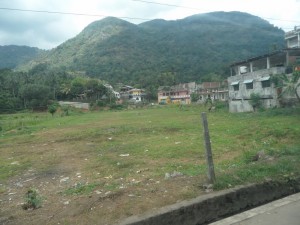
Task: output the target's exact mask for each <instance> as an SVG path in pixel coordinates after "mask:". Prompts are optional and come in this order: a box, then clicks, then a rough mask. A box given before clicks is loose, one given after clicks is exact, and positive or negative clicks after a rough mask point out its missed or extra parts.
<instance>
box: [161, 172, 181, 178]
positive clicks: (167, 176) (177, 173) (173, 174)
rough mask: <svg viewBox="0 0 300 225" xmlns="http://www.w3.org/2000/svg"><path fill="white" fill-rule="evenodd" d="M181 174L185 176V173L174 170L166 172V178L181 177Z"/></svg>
mask: <svg viewBox="0 0 300 225" xmlns="http://www.w3.org/2000/svg"><path fill="white" fill-rule="evenodd" d="M180 176H183V173H181V172H177V171H174V172H173V173H166V174H165V179H170V178H174V177H180Z"/></svg>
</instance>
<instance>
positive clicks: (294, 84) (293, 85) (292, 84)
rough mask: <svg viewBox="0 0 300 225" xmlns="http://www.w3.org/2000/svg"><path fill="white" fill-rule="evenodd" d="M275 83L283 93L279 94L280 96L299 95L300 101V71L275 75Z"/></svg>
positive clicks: (299, 100) (299, 99)
mask: <svg viewBox="0 0 300 225" xmlns="http://www.w3.org/2000/svg"><path fill="white" fill-rule="evenodd" d="M272 80H273V83H274V84H275V87H276V88H279V89H280V90H282V91H281V93H280V94H279V95H278V98H282V97H283V96H287V95H288V96H293V95H295V96H296V97H297V100H298V102H299V103H300V96H299V93H298V89H299V87H300V71H294V72H293V73H292V74H291V75H290V74H277V75H275V76H273V79H272Z"/></svg>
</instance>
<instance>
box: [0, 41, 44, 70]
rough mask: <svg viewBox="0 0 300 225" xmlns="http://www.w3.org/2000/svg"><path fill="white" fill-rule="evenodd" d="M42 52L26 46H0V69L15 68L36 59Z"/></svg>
mask: <svg viewBox="0 0 300 225" xmlns="http://www.w3.org/2000/svg"><path fill="white" fill-rule="evenodd" d="M44 52H45V51H44V50H41V49H38V48H33V47H28V46H16V45H6V46H0V68H9V69H13V68H16V67H17V66H18V65H21V64H25V63H28V62H29V61H30V60H33V59H35V58H37V57H38V56H39V55H40V54H42V53H44Z"/></svg>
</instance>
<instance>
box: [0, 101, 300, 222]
mask: <svg viewBox="0 0 300 225" xmlns="http://www.w3.org/2000/svg"><path fill="white" fill-rule="evenodd" d="M202 111H205V109H204V108H202V107H201V106H186V107H184V108H178V107H176V106H171V107H154V108H148V109H136V110H128V111H115V112H112V111H102V112H86V113H79V112H72V113H71V114H70V116H65V117H61V116H60V115H59V114H60V113H59V112H58V113H57V114H56V115H54V117H51V115H50V114H46V113H33V114H14V115H0V127H1V129H0V134H1V136H0V152H1V158H0V224H9V225H11V224H28V225H29V224H114V223H116V222H117V221H120V220H122V219H123V218H125V217H128V216H131V215H135V214H140V213H143V212H145V211H147V210H151V209H154V208H159V207H161V206H164V205H167V204H172V203H175V202H177V201H182V200H185V199H190V198H193V197H195V196H198V195H201V194H205V193H206V191H205V190H204V189H203V185H204V184H206V182H207V181H206V161H205V154H204V147H203V146H204V145H203V135H202V133H203V131H202V125H201V120H200V113H201V112H202ZM207 117H208V121H209V128H210V135H211V142H212V149H213V157H214V163H215V172H216V178H217V183H216V184H215V186H214V191H217V190H219V189H223V188H228V187H232V186H235V185H238V184H245V183H253V182H262V181H264V180H269V179H286V180H288V179H290V178H291V177H295V176H299V175H300V174H299V173H300V172H299V171H300V111H299V109H281V110H270V111H266V112H260V113H249V114H248V113H245V114H229V113H228V112H227V110H222V109H219V110H217V111H216V112H212V113H208V115H207ZM31 188H33V189H35V190H37V191H38V193H39V195H40V197H41V199H42V207H40V208H38V209H35V210H24V209H23V208H22V205H23V203H24V202H25V199H24V196H25V194H26V192H27V191H28V190H29V189H31Z"/></svg>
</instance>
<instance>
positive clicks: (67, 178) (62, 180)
mask: <svg viewBox="0 0 300 225" xmlns="http://www.w3.org/2000/svg"><path fill="white" fill-rule="evenodd" d="M69 179H70V178H69V177H64V178H62V179H60V181H59V182H60V183H63V182H67V181H68V180H69Z"/></svg>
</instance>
